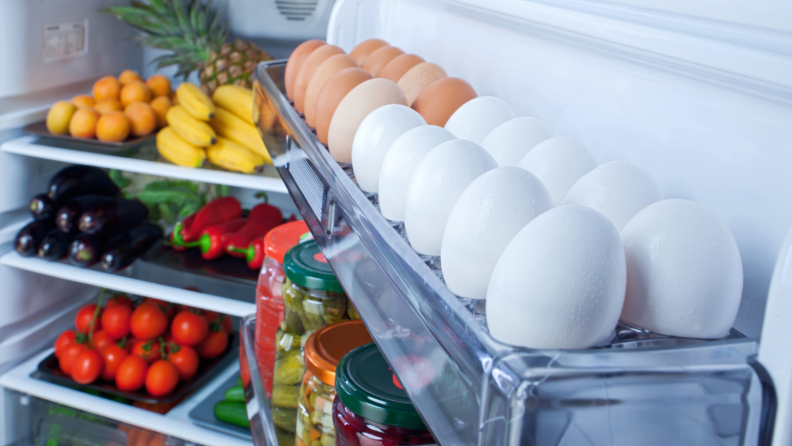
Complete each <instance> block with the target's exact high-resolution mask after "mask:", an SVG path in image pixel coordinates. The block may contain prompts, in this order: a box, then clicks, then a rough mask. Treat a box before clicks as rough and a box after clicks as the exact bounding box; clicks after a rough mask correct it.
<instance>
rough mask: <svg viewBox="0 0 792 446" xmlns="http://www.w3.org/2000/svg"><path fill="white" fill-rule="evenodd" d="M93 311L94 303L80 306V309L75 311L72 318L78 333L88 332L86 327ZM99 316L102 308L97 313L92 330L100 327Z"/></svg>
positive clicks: (94, 309)
mask: <svg viewBox="0 0 792 446" xmlns="http://www.w3.org/2000/svg"><path fill="white" fill-rule="evenodd" d="M95 311H96V304H89V305H86V306H84V307H82V308H80V311H78V312H77V316H76V317H75V318H74V326H75V327H77V331H79V332H80V333H88V327H89V326H90V324H91V319H93V316H94V312H95ZM101 318H102V310H99V315H98V316H97V318H96V322H94V332H96V331H97V330H101V329H102V323H101Z"/></svg>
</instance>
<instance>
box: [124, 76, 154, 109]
mask: <svg viewBox="0 0 792 446" xmlns="http://www.w3.org/2000/svg"><path fill="white" fill-rule="evenodd" d="M150 100H151V92H150V91H149V89H148V87H146V84H144V83H143V82H140V81H135V82H132V83H130V84H127V85H124V88H122V89H121V105H123V106H124V107H126V106H127V105H129V104H131V103H133V102H149V101H150Z"/></svg>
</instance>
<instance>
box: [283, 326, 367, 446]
mask: <svg viewBox="0 0 792 446" xmlns="http://www.w3.org/2000/svg"><path fill="white" fill-rule="evenodd" d="M370 342H373V340H372V338H371V335H370V334H369V332H368V330H367V329H366V326H365V325H364V324H363V322H361V321H346V322H340V323H338V324H334V325H328V326H327V327H324V328H320V329H319V330H317V331H315V332H314V333H313V334H312V335H311V336H310V337H309V338H308V341H306V343H305V375H303V380H302V386H301V387H300V401H299V403H298V408H297V438H296V444H297V446H319V445H321V446H333V445H335V444H336V439H335V426H334V425H333V400H334V399H335V396H336V392H335V371H336V366H338V362H339V361H340V360H341V358H343V357H344V355H346V354H347V353H349V352H350V351H352V350H354V349H356V348H358V347H360V346H361V345H366V344H368V343H370Z"/></svg>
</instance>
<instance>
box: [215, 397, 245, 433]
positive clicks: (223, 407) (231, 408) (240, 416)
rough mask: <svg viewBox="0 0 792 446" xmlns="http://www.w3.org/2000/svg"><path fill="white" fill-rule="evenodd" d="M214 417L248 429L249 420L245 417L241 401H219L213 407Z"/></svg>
mask: <svg viewBox="0 0 792 446" xmlns="http://www.w3.org/2000/svg"><path fill="white" fill-rule="evenodd" d="M214 414H215V417H216V418H217V419H218V420H220V421H223V422H225V423H231V424H235V425H237V426H240V427H246V428H248V429H250V421H249V420H248V417H247V410H246V409H245V405H244V404H242V403H235V402H231V401H220V402H219V403H217V404H215V407H214Z"/></svg>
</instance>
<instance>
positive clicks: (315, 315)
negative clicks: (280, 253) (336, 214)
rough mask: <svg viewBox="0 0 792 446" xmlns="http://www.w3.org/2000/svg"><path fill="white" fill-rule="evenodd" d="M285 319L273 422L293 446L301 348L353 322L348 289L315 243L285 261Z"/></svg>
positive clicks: (278, 346) (279, 343)
mask: <svg viewBox="0 0 792 446" xmlns="http://www.w3.org/2000/svg"><path fill="white" fill-rule="evenodd" d="M283 269H284V271H285V272H286V279H285V280H284V281H283V304H284V319H283V322H282V323H281V324H280V327H279V328H278V331H277V333H276V335H275V369H274V376H273V387H272V402H271V405H272V411H271V412H272V418H273V421H274V423H275V429H276V433H277V434H279V435H278V438H279V440H280V439H284V440H283V441H286V440H285V438H286V437H287V436H290V441H288V442H285V443H284V442H281V446H287V445H293V444H294V440H295V434H296V430H297V406H298V401H299V400H300V386H301V384H302V379H303V375H304V373H305V366H304V364H305V362H304V352H303V347H304V346H305V344H306V342H307V341H308V337H309V336H310V335H311V334H312V333H313V332H314V331H316V330H318V329H320V328H322V327H324V326H327V325H332V324H336V323H338V322H342V321H345V320H349V319H350V316H349V315H348V313H347V308H348V307H349V308H351V307H352V305H351V304H349V301H348V300H347V296H346V294H344V289H343V288H341V284H340V283H339V282H338V279H337V278H336V277H335V274H333V270H332V269H331V268H330V265H329V264H328V263H327V260H325V258H324V255H322V252H321V251H320V250H319V246H318V245H317V244H316V242H315V241H309V242H305V243H300V244H298V245H297V246H295V247H293V248H292V249H291V250H289V252H288V253H287V254H286V257H285V258H284V262H283Z"/></svg>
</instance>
